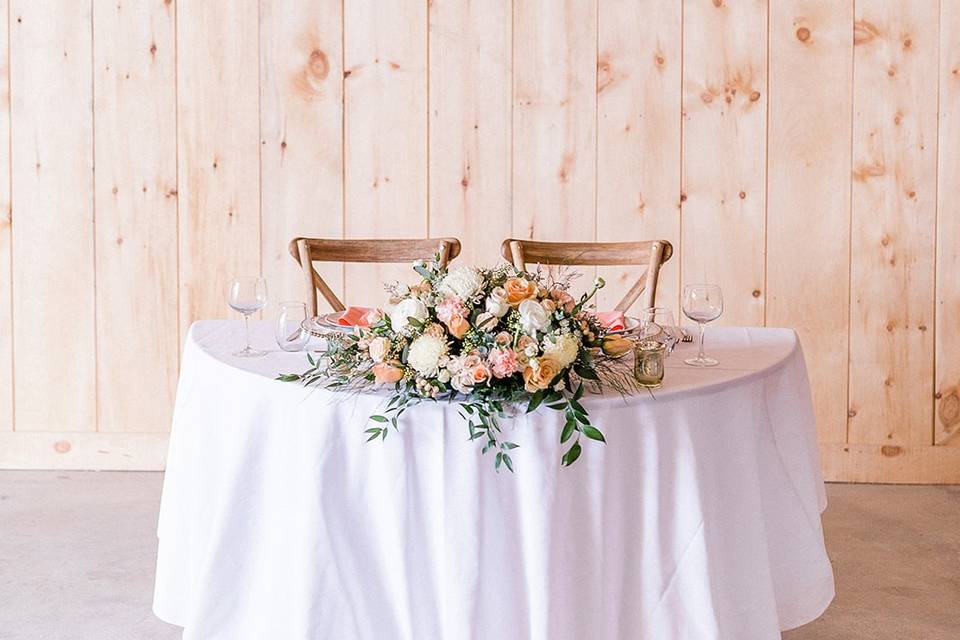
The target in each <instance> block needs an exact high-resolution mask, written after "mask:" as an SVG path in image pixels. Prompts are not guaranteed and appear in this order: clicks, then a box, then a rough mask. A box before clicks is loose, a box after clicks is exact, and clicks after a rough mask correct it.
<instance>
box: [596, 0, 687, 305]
mask: <svg viewBox="0 0 960 640" xmlns="http://www.w3.org/2000/svg"><path fill="white" fill-rule="evenodd" d="M598 8H599V17H598V33H599V42H598V48H597V50H598V57H597V240H600V241H606V242H624V241H628V240H656V239H666V240H669V241H670V242H671V243H673V247H674V252H675V254H676V255H675V257H674V259H673V260H672V261H670V262H668V263H667V264H666V265H665V266H664V267H663V269H662V270H661V272H660V283H659V286H658V288H657V303H658V305H660V306H668V307H672V308H673V310H674V313H675V314H676V313H679V308H678V307H677V306H676V305H677V300H678V299H679V293H678V288H679V277H680V268H679V262H680V261H679V259H678V257H679V255H680V80H681V78H680V72H681V68H680V63H681V56H680V53H681V52H680V50H681V29H682V26H681V14H682V6H681V4H680V3H669V2H666V3H665V2H659V1H657V0H643V1H641V2H637V1H636V0H613V1H604V2H601V3H599V4H598ZM641 271H642V269H638V268H624V267H602V268H600V269H599V273H600V275H602V276H603V277H604V279H605V280H606V282H607V286H606V287H605V288H604V289H603V290H601V291H600V295H599V298H598V302H597V304H598V306H599V307H600V308H604V309H609V308H613V305H615V304H616V303H617V302H618V301H619V300H620V299H621V298H622V297H623V296H624V294H626V292H627V291H628V290H629V289H630V287H631V286H632V285H633V283H634V282H636V280H637V277H638V276H639V274H640V272H641ZM632 311H633V312H635V313H638V312H639V311H640V309H639V308H637V307H634V309H633V310H632Z"/></svg>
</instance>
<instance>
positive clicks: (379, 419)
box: [370, 416, 387, 422]
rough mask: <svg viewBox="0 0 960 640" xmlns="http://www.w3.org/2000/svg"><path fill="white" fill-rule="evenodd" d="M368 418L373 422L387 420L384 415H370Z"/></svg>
mask: <svg viewBox="0 0 960 640" xmlns="http://www.w3.org/2000/svg"><path fill="white" fill-rule="evenodd" d="M370 419H371V420H373V421H374V422H387V418H386V416H370Z"/></svg>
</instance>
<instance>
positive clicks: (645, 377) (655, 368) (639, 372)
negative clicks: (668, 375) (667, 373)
mask: <svg viewBox="0 0 960 640" xmlns="http://www.w3.org/2000/svg"><path fill="white" fill-rule="evenodd" d="M666 352H667V348H666V345H664V344H663V343H662V342H657V341H656V340H639V341H637V344H636V345H635V346H634V347H633V355H634V360H633V377H634V378H636V380H637V384H639V385H640V386H641V387H647V388H648V389H656V388H658V387H659V386H660V385H662V384H663V360H664V358H665V357H666Z"/></svg>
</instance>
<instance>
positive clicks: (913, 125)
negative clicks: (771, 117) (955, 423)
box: [849, 0, 938, 445]
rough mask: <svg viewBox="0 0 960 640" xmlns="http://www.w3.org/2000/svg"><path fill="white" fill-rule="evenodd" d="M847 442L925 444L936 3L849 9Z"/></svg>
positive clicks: (929, 391) (877, 1) (876, 2)
mask: <svg viewBox="0 0 960 640" xmlns="http://www.w3.org/2000/svg"><path fill="white" fill-rule="evenodd" d="M856 11H857V15H856V24H855V28H854V45H855V46H854V58H855V69H856V73H855V74H854V82H853V105H854V121H853V211H852V220H851V228H852V236H851V269H850V286H851V293H850V415H851V418H850V423H849V442H858V443H859V442H862V443H871V444H877V443H883V444H890V445H930V444H932V442H933V433H932V423H933V402H932V398H933V384H932V382H933V375H932V372H933V326H934V325H933V322H934V318H933V313H934V308H933V307H934V305H933V295H934V292H933V274H934V257H933V256H934V239H933V235H934V222H935V207H936V175H937V174H936V158H937V64H938V54H937V51H938V44H937V37H938V36H937V3H936V2H934V1H928V2H916V3H901V2H896V1H893V0H890V1H881V0H862V1H861V2H857V4H856Z"/></svg>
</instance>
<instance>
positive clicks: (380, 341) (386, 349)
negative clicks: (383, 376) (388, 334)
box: [370, 336, 392, 362]
mask: <svg viewBox="0 0 960 640" xmlns="http://www.w3.org/2000/svg"><path fill="white" fill-rule="evenodd" d="M391 346H392V345H391V343H390V338H384V337H383V336H379V337H376V338H374V339H373V340H371V341H370V359H371V360H373V361H374V362H383V361H384V359H385V358H386V357H387V354H388V353H390V347H391Z"/></svg>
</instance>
